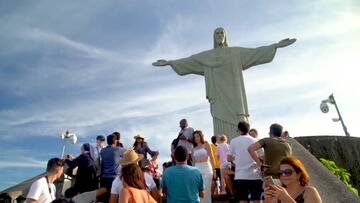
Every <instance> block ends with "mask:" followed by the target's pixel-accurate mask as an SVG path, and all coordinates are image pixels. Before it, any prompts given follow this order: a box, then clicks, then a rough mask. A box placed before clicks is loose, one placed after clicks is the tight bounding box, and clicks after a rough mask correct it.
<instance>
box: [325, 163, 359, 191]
mask: <svg viewBox="0 0 360 203" xmlns="http://www.w3.org/2000/svg"><path fill="white" fill-rule="evenodd" d="M320 162H321V163H322V164H324V166H325V167H326V168H327V169H329V171H330V172H331V173H332V174H334V175H335V176H336V177H338V178H339V179H340V180H341V181H342V182H344V183H345V185H346V186H348V188H349V189H350V190H351V191H353V192H354V193H355V194H356V195H359V192H358V190H357V189H356V188H354V187H353V186H352V185H351V184H350V177H351V174H350V173H349V172H347V171H346V169H344V168H340V167H338V166H337V165H336V164H335V162H334V161H330V160H327V159H324V158H320Z"/></svg>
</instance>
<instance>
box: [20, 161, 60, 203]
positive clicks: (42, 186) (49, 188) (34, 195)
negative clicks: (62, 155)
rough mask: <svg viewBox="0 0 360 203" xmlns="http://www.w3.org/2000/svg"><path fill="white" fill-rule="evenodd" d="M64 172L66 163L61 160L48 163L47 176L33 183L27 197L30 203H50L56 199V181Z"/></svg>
mask: <svg viewBox="0 0 360 203" xmlns="http://www.w3.org/2000/svg"><path fill="white" fill-rule="evenodd" d="M63 171H64V162H63V161H62V160H61V159H59V158H52V159H50V160H49V161H48V163H47V168H46V176H45V177H42V178H40V179H39V180H37V181H35V182H33V183H32V184H31V187H30V189H29V192H28V194H27V196H26V200H27V202H28V203H38V202H39V203H50V202H52V201H53V200H55V199H56V196H55V193H56V188H55V185H54V181H55V180H56V179H58V178H59V177H60V176H61V175H62V173H63Z"/></svg>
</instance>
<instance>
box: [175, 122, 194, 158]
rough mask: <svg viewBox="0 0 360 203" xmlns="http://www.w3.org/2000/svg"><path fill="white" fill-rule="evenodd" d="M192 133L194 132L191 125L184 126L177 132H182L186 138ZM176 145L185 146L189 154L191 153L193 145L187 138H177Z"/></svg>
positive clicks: (191, 135) (190, 136)
mask: <svg viewBox="0 0 360 203" xmlns="http://www.w3.org/2000/svg"><path fill="white" fill-rule="evenodd" d="M193 133H194V128H192V127H186V128H184V129H182V130H180V132H179V134H183V135H185V137H187V138H192V137H193ZM178 146H183V147H185V148H186V149H187V150H188V152H189V153H190V154H191V150H192V148H193V147H194V146H193V144H192V143H191V142H189V141H187V140H181V139H180V140H179V143H178Z"/></svg>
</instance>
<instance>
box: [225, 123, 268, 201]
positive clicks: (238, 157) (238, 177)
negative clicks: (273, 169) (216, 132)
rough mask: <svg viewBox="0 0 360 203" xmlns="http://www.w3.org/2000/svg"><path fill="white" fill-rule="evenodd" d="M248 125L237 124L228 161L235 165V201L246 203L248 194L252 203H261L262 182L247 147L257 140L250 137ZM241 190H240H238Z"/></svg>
mask: <svg viewBox="0 0 360 203" xmlns="http://www.w3.org/2000/svg"><path fill="white" fill-rule="evenodd" d="M249 128H250V126H249V124H248V123H247V122H245V121H241V122H239V124H238V133H239V136H237V137H235V138H233V139H232V140H231V142H230V154H229V156H228V160H229V161H233V162H234V163H235V178H234V180H235V200H236V201H240V202H241V201H248V196H249V193H250V194H251V200H252V201H253V202H254V203H259V202H261V192H262V181H261V177H260V175H259V173H258V167H257V165H256V162H255V161H254V160H253V159H252V158H251V156H250V154H249V152H248V147H249V146H250V145H252V144H253V143H256V142H257V139H255V138H253V137H251V136H250V135H248V134H247V133H248V132H249ZM238 188H241V190H238Z"/></svg>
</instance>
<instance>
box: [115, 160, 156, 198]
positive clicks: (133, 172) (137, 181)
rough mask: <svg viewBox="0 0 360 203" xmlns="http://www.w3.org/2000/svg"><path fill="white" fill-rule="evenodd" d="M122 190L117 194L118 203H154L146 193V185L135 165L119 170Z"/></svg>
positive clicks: (138, 168) (137, 166) (142, 175)
mask: <svg viewBox="0 0 360 203" xmlns="http://www.w3.org/2000/svg"><path fill="white" fill-rule="evenodd" d="M121 172H122V173H121V180H122V182H123V184H124V188H123V189H122V190H121V191H120V194H119V203H136V202H141V203H155V202H156V201H155V199H154V198H153V197H152V196H151V195H150V194H149V193H148V192H147V191H146V183H145V178H144V174H143V172H142V171H141V168H140V166H139V165H137V164H136V163H133V164H129V165H126V166H124V167H123V168H122V169H121Z"/></svg>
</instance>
